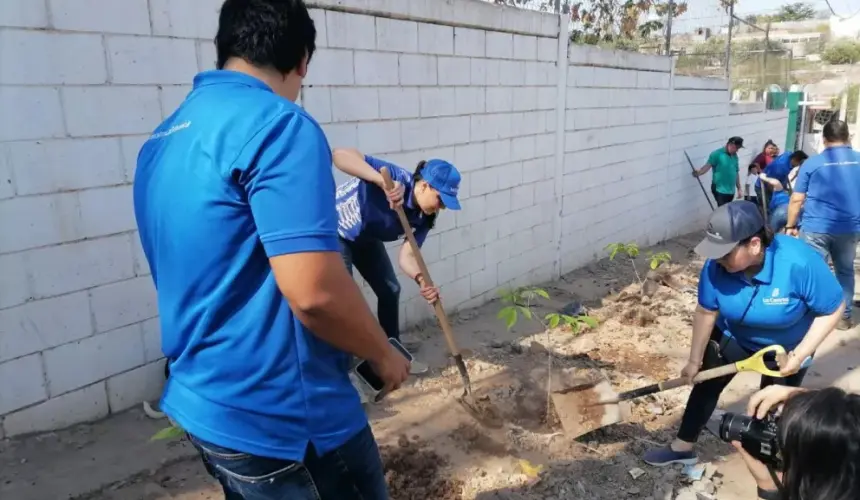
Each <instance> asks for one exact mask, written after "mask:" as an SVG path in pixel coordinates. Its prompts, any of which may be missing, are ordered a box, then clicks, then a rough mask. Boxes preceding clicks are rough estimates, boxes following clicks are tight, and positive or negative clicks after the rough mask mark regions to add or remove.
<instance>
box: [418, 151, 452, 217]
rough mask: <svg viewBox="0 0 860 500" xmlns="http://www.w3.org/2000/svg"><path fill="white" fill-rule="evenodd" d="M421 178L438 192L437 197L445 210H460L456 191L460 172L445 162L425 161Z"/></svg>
mask: <svg viewBox="0 0 860 500" xmlns="http://www.w3.org/2000/svg"><path fill="white" fill-rule="evenodd" d="M421 177H422V178H423V179H424V180H425V181H427V184H430V187H432V188H433V189H435V190H436V191H439V197H440V198H441V199H442V203H444V204H445V208H448V209H451V210H460V202H459V201H458V200H457V191H459V190H460V172H458V171H457V168H456V167H454V165H451V164H450V163H448V162H447V161H445V160H427V162H426V163H425V164H424V169H423V170H421Z"/></svg>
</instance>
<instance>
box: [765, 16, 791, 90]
mask: <svg viewBox="0 0 860 500" xmlns="http://www.w3.org/2000/svg"><path fill="white" fill-rule="evenodd" d="M769 50H770V21H768V22H767V29H765V31H764V61H763V62H762V73H764V74H763V75H762V77H763V78H762V83H763V84H764V85H765V88H767V87H766V86H767V53H768V51H769ZM786 90H787V89H786Z"/></svg>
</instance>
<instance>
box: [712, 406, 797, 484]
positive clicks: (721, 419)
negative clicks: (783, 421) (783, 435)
mask: <svg viewBox="0 0 860 500" xmlns="http://www.w3.org/2000/svg"><path fill="white" fill-rule="evenodd" d="M706 427H707V429H708V431H710V432H711V434H713V435H714V436H717V437H718V438H720V439H721V440H723V441H725V442H727V443H729V442H732V441H738V442H740V443H741V446H743V448H744V450H746V452H747V453H749V454H750V455H752V456H753V457H755V458H756V459H757V460H758V461H759V462H761V463H763V464H765V465H767V466H768V467H770V468H772V469H774V470H777V471H781V470H782V465H783V462H782V450H781V449H780V446H779V417H776V416H775V415H774V414H768V415H767V417H765V418H764V419H762V420H758V419H756V418H753V417H749V416H747V415H740V414H738V413H729V412H725V411H722V410H716V411H714V413H713V415H711V418H710V420H708V424H707V426H706Z"/></svg>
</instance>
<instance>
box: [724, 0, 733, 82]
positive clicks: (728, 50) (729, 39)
mask: <svg viewBox="0 0 860 500" xmlns="http://www.w3.org/2000/svg"><path fill="white" fill-rule="evenodd" d="M734 24H735V0H729V36H728V37H726V80H728V82H729V95H731V92H732V26H733V25H734Z"/></svg>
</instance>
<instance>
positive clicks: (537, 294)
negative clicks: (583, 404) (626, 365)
mask: <svg viewBox="0 0 860 500" xmlns="http://www.w3.org/2000/svg"><path fill="white" fill-rule="evenodd" d="M499 295H500V297H501V299H502V304H504V306H503V307H502V309H501V310H500V311H499V314H498V317H499V319H501V320H502V321H504V322H505V326H506V327H507V328H508V330H510V329H511V328H513V327H514V325H516V324H517V321H518V320H519V317H520V316H523V317H525V318H526V319H528V320H535V321H537V322H538V323H540V325H541V326H542V327H543V329H544V331H545V332H546V345H547V349H546V352H547V371H546V414H547V418H549V415H550V414H551V411H552V351H551V350H550V349H549V346H550V345H552V342H551V340H552V339H551V336H550V331H551V330H553V329H554V328H557V327H558V326H559V325H566V326H568V327H570V331H571V332H573V334H574V335H576V334H578V333H579V332H580V331H582V329H583V328H596V327H597V320H596V319H594V318H592V317H591V316H587V315H585V314H581V315H578V316H571V315H569V314H562V313H558V312H553V313H549V314H546V315H545V316H543V318H541V316H540V315H539V314H538V313H537V312H536V311H535V310H534V306H535V304H536V302H538V301H539V300H540V299H549V293H547V291H546V290H544V289H543V288H534V287H527V288H515V289H512V290H502V291H501V292H500V293H499Z"/></svg>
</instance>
